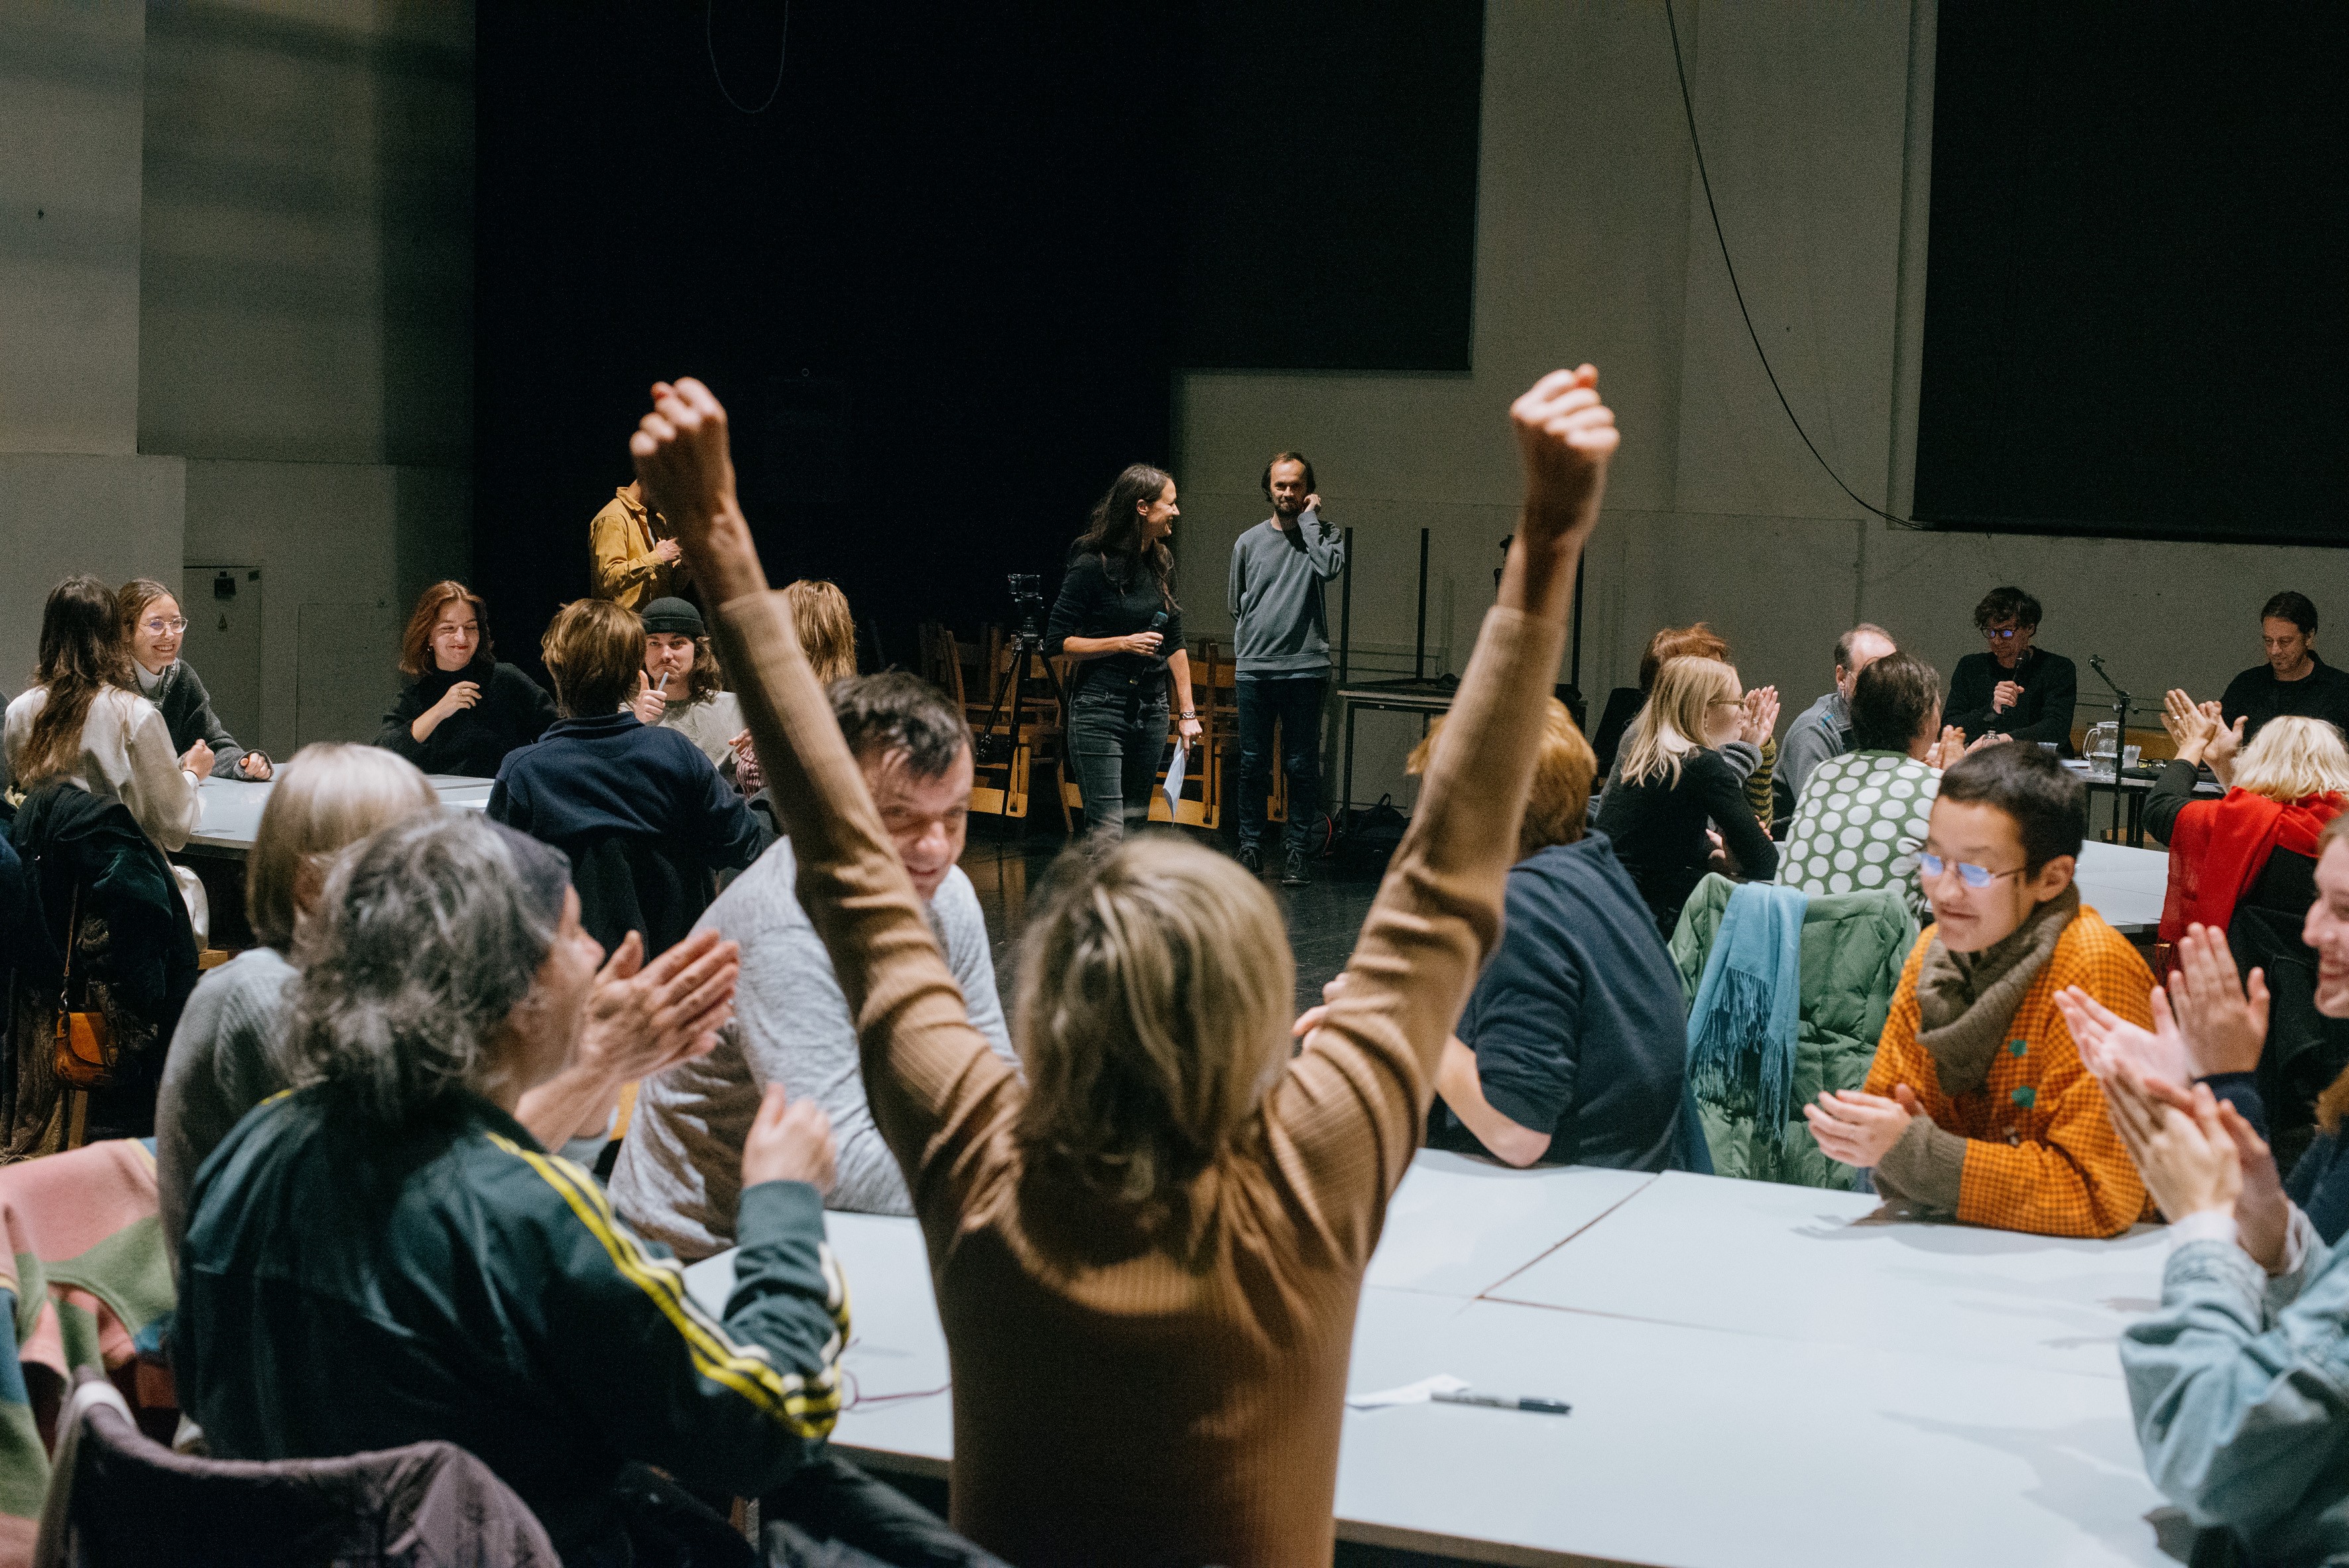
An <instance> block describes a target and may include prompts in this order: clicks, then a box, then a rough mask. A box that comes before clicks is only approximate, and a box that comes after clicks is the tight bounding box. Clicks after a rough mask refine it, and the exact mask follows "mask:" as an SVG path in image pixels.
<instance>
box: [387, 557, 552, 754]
mask: <svg viewBox="0 0 2349 1568" xmlns="http://www.w3.org/2000/svg"><path fill="white" fill-rule="evenodd" d="M490 649H491V644H490V628H489V617H488V614H487V613H486V610H485V608H484V606H483V605H482V603H481V595H479V594H477V593H474V592H473V591H472V590H471V589H470V588H467V587H466V586H465V585H464V584H463V583H454V582H444V583H434V584H433V585H432V586H431V587H429V588H427V589H426V590H425V591H424V596H423V597H422V598H420V599H419V600H417V602H416V614H413V615H410V616H409V618H408V631H407V633H406V634H405V635H403V636H402V637H401V639H400V645H399V668H400V673H401V674H403V675H406V676H410V677H411V679H410V681H409V685H408V686H405V687H404V688H402V689H401V691H400V694H399V696H398V700H396V701H395V702H393V704H392V705H391V711H390V712H388V713H387V714H385V715H384V716H383V733H382V734H380V735H378V736H377V737H376V738H375V743H376V744H377V745H378V746H380V747H382V748H385V749H386V750H388V751H397V752H398V753H399V754H400V755H401V756H402V757H405V758H408V759H409V761H410V762H413V763H415V764H416V766H418V767H419V768H421V769H424V771H425V772H427V773H446V774H455V775H459V776H460V777H464V778H470V779H494V778H496V777H497V776H498V765H499V764H500V763H502V762H503V761H504V760H505V759H506V753H507V752H509V751H512V749H513V748H515V747H517V746H527V745H529V744H530V743H531V742H532V741H533V740H536V739H537V738H539V737H540V736H541V735H543V734H544V733H546V727H547V726H548V725H550V724H553V723H554V721H555V718H556V717H558V716H557V714H556V713H555V708H554V698H553V697H550V696H547V695H546V692H545V690H544V689H543V687H541V686H539V685H538V683H537V682H535V681H533V680H532V679H531V678H530V677H529V676H526V675H524V674H523V673H522V671H520V670H518V669H516V668H515V667H514V666H513V665H502V664H499V663H497V662H496V661H494V660H493V659H492V658H491V656H490Z"/></svg>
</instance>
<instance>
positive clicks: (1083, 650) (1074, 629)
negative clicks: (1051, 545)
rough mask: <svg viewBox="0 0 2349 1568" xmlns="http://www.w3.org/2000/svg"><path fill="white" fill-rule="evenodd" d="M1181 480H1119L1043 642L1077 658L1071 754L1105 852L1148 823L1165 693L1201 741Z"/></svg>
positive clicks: (1142, 476) (1081, 544) (1072, 563)
mask: <svg viewBox="0 0 2349 1568" xmlns="http://www.w3.org/2000/svg"><path fill="white" fill-rule="evenodd" d="M1182 515H1183V514H1182V511H1181V509H1179V508H1178V507H1177V506H1176V505H1175V504H1174V480H1173V479H1172V478H1170V477H1169V476H1168V475H1166V474H1165V473H1164V472H1162V471H1161V470H1159V469H1154V468H1152V467H1151V466H1150V465H1149V464H1147V463H1136V464H1134V465H1133V467H1131V468H1129V469H1126V470H1125V471H1124V472H1123V473H1122V474H1120V475H1118V476H1117V482H1116V483H1114V484H1112V485H1111V486H1110V487H1109V493H1108V494H1107V495H1105V496H1103V497H1102V499H1101V504H1099V505H1098V506H1096V507H1094V508H1093V517H1092V527H1091V528H1089V529H1087V530H1086V531H1084V532H1083V533H1082V534H1081V535H1080V536H1079V537H1078V539H1077V542H1076V544H1075V546H1074V547H1073V548H1072V549H1071V552H1070V556H1069V572H1068V575H1067V576H1066V577H1064V578H1062V579H1061V597H1060V599H1059V601H1058V602H1057V603H1054V604H1053V606H1052V619H1051V623H1050V625H1049V626H1047V627H1046V629H1045V633H1044V652H1045V654H1046V655H1048V656H1049V655H1059V654H1066V655H1069V657H1070V658H1071V659H1072V660H1074V661H1076V670H1075V673H1074V675H1073V676H1071V680H1070V683H1069V686H1070V690H1069V741H1068V745H1069V757H1070V759H1071V763H1072V764H1073V765H1074V767H1075V769H1076V773H1077V787H1078V789H1080V790H1081V791H1082V792H1083V795H1084V798H1085V819H1086V826H1087V829H1088V831H1089V834H1090V836H1091V841H1092V848H1093V849H1094V851H1096V852H1101V851H1106V850H1107V849H1109V848H1110V847H1111V846H1112V845H1114V844H1115V843H1116V842H1117V841H1119V840H1120V839H1121V838H1123V837H1124V835H1125V833H1126V830H1127V829H1128V828H1129V827H1133V828H1140V827H1141V826H1142V825H1143V823H1145V822H1147V821H1148V820H1150V796H1151V792H1152V791H1153V790H1154V789H1156V788H1157V783H1158V758H1159V753H1160V752H1161V750H1162V749H1164V747H1165V744H1166V717H1167V700H1168V696H1169V695H1170V694H1169V692H1168V689H1167V688H1168V686H1169V685H1170V684H1171V685H1172V686H1173V688H1174V689H1173V692H1172V694H1171V695H1172V696H1173V699H1174V705H1175V707H1174V717H1175V726H1176V731H1175V732H1176V733H1177V734H1178V735H1180V736H1181V737H1182V739H1183V743H1184V744H1185V745H1186V746H1187V745H1189V744H1190V743H1191V742H1192V741H1194V740H1196V739H1197V738H1199V732H1200V727H1199V716H1198V713H1197V711H1196V710H1195V708H1194V707H1193V706H1192V702H1191V655H1189V654H1188V653H1187V652H1185V649H1184V646H1183V607H1182V606H1181V605H1180V604H1178V603H1175V602H1174V586H1173V579H1174V553H1173V552H1170V551H1169V550H1168V549H1167V548H1166V540H1167V536H1168V535H1170V534H1172V533H1173V532H1174V520H1175V519H1176V518H1178V517H1180V516H1182Z"/></svg>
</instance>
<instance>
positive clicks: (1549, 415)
mask: <svg viewBox="0 0 2349 1568" xmlns="http://www.w3.org/2000/svg"><path fill="white" fill-rule="evenodd" d="M1509 422H1510V424H1511V426H1512V427H1513V428H1515V429H1516V436H1517V453H1518V456H1519V457H1520V458H1521V459H1523V460H1524V463H1525V469H1526V511H1525V521H1524V523H1523V525H1522V526H1523V528H1524V531H1525V532H1526V534H1528V535H1529V536H1530V537H1529V538H1528V540H1527V542H1528V543H1534V544H1541V543H1548V542H1552V541H1554V540H1555V539H1557V537H1559V536H1560V535H1562V534H1566V533H1569V532H1574V531H1579V530H1587V529H1588V528H1589V527H1590V526H1591V525H1592V524H1593V523H1595V522H1597V521H1599V496H1600V494H1601V493H1602V492H1603V491H1604V490H1606V488H1607V464H1608V462H1609V460H1610V459H1612V458H1613V457H1614V456H1615V448H1616V445H1617V443H1618V441H1619V436H1618V434H1617V432H1616V429H1615V411H1614V410H1613V409H1611V408H1609V407H1607V405H1606V404H1604V403H1602V402H1600V401H1599V372H1598V370H1597V369H1595V368H1594V367H1592V366H1588V365H1584V366H1579V367H1578V368H1576V369H1573V370H1553V371H1551V372H1550V373H1549V374H1548V375H1547V376H1545V377H1542V378H1541V379H1540V380H1539V381H1537V382H1535V383H1534V385H1533V387H1532V388H1531V389H1530V390H1528V391H1527V392H1526V394H1525V396H1523V397H1519V398H1518V399H1517V400H1516V402H1515V403H1513V404H1511V405H1510V406H1509Z"/></svg>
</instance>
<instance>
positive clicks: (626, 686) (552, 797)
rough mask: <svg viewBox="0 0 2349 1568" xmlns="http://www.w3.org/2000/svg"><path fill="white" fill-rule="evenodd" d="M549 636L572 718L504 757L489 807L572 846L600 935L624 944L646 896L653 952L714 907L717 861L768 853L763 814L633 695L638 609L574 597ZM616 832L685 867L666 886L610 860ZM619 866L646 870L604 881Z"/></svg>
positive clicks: (640, 673) (546, 838) (592, 924)
mask: <svg viewBox="0 0 2349 1568" xmlns="http://www.w3.org/2000/svg"><path fill="white" fill-rule="evenodd" d="M540 646H541V648H542V649H543V652H544V655H545V659H546V668H547V673H548V674H549V675H552V676H554V691H555V697H556V700H557V703H558V706H559V707H560V708H561V710H562V715H563V717H560V718H559V719H557V720H556V721H555V722H554V724H553V725H551V726H549V727H548V728H547V731H546V734H545V737H544V738H542V739H540V740H537V741H533V743H531V744H530V745H527V746H523V747H518V748H515V750H514V751H513V752H512V754H510V755H509V756H508V757H507V758H506V759H505V761H504V762H503V763H502V765H501V766H500V767H499V769H498V781H497V786H496V788H495V789H492V790H491V791H490V818H491V820H492V821H499V822H503V823H505V824H506V825H507V826H509V827H513V828H519V829H521V830H523V832H525V833H528V834H529V835H530V836H531V837H532V838H533V839H537V840H539V841H542V842H543V843H549V844H553V845H554V847H555V848H557V849H559V850H562V851H565V852H566V853H567V854H569V855H570V856H571V858H572V860H573V862H574V867H575V874H576V876H577V877H578V879H579V881H580V882H581V888H580V892H581V896H582V897H583V898H587V899H588V900H589V907H588V915H587V921H588V929H589V931H590V932H591V933H592V934H594V935H595V939H596V940H597V941H599V942H602V941H604V940H605V938H606V937H608V938H609V939H610V941H609V945H612V946H615V947H616V946H618V945H619V944H620V941H621V939H622V938H623V937H624V936H625V935H626V934H627V931H628V930H629V929H630V926H629V924H626V923H616V922H617V921H618V918H619V915H620V913H621V912H623V911H624V910H625V909H626V908H627V907H628V906H629V905H630V904H635V905H637V906H639V907H638V913H639V914H640V916H641V919H642V922H643V925H642V926H641V927H639V929H642V930H643V934H644V938H645V946H646V951H647V952H648V953H651V954H654V955H656V956H657V955H658V954H662V953H665V952H667V950H668V949H669V947H670V946H671V945H672V944H675V943H676V942H677V941H678V938H680V937H682V936H683V935H684V934H685V933H686V932H687V930H688V929H689V928H690V927H691V926H692V924H693V923H694V921H695V920H697V919H698V918H699V917H700V915H701V912H702V911H703V910H705V909H707V908H709V898H710V892H711V890H710V888H709V886H708V882H709V872H721V871H730V870H735V869H739V868H740V867H742V866H747V865H749V864H750V862H751V861H754V860H756V859H757V858H758V854H759V825H758V823H757V821H756V820H753V819H752V817H751V815H750V808H749V807H747V806H745V805H744V804H743V803H742V798H741V797H740V796H739V795H737V794H735V793H734V790H733V789H732V788H731V787H730V786H729V785H728V784H727V782H726V780H724V779H721V778H719V776H718V769H715V768H712V767H711V766H710V765H709V758H707V757H704V756H703V755H702V754H701V752H700V751H699V749H698V748H696V747H695V746H694V744H693V742H692V741H690V740H688V739H687V738H685V737H684V736H683V735H681V734H679V733H678V731H676V730H673V729H661V728H657V727H653V726H650V725H647V724H645V723H642V722H641V721H639V720H638V719H637V717H636V715H635V714H634V713H632V712H630V711H628V709H627V708H626V707H625V706H623V705H624V703H625V701H626V697H627V696H628V694H629V693H630V692H632V691H634V690H635V689H636V686H638V684H640V683H641V682H642V680H643V678H644V664H645V634H644V628H643V625H642V624H641V623H639V622H638V621H637V619H636V612H635V611H633V610H626V609H622V608H621V607H620V606H619V605H617V604H616V603H612V602H611V601H610V600H608V599H579V600H575V601H574V602H573V603H568V604H565V605H564V607H563V608H562V609H561V610H560V611H558V612H557V613H556V614H555V617H554V624H551V625H549V626H548V627H547V628H546V637H545V640H544V641H543V643H542V644H541V645H540ZM615 841H619V842H622V843H625V844H628V845H630V846H632V847H636V846H641V847H643V848H645V849H646V850H647V851H648V852H650V853H652V854H653V855H655V856H656V857H657V858H658V859H659V860H660V861H663V863H664V864H665V865H668V866H670V867H671V868H672V870H673V872H674V874H673V875H668V876H665V877H664V879H663V881H664V883H665V884H666V885H664V886H663V887H662V888H660V889H655V888H653V887H650V886H647V885H646V883H645V882H644V881H643V880H642V879H641V877H640V876H639V875H638V873H637V872H636V869H635V867H634V866H633V864H632V865H631V866H630V867H628V868H626V870H625V871H617V870H607V869H606V868H605V866H604V865H603V863H602V862H603V856H604V853H605V850H606V848H607V847H608V846H609V845H611V844H612V843H613V842H615ZM583 859H585V860H590V861H593V864H590V865H582V864H580V863H579V862H581V861H583ZM620 874H627V875H630V876H632V877H635V878H636V881H635V883H634V885H633V886H632V888H631V890H630V892H629V896H627V897H626V898H621V897H618V896H616V889H614V888H611V887H609V886H605V885H602V884H603V883H605V882H606V881H607V880H608V879H609V878H610V877H612V876H615V875H620Z"/></svg>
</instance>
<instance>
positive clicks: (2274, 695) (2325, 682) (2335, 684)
mask: <svg viewBox="0 0 2349 1568" xmlns="http://www.w3.org/2000/svg"><path fill="white" fill-rule="evenodd" d="M2308 659H2309V663H2310V664H2311V665H2313V666H2314V667H2313V668H2312V669H2311V670H2310V671H2309V672H2308V674H2306V675H2305V676H2302V677H2301V678H2300V679H2298V680H2296V681H2280V680H2278V679H2276V677H2275V671H2273V670H2271V669H2270V668H2269V667H2268V666H2267V665H2252V666H2251V668H2250V669H2247V670H2245V671H2244V672H2243V673H2242V674H2241V675H2239V676H2236V677H2235V678H2234V679H2233V680H2230V681H2229V682H2228V683H2227V691H2226V695H2225V696H2221V697H2220V699H2219V711H2220V712H2221V713H2223V714H2224V715H2226V718H2227V722H2228V723H2229V724H2230V725H2231V724H2233V723H2234V722H2235V720H2237V719H2239V718H2248V719H2250V720H2251V723H2249V724H2247V725H2245V726H2244V727H2243V739H2244V741H2245V743H2246V744H2248V743H2249V742H2251V740H2253V739H2254V738H2257V737H2258V735H2259V733H2260V730H2261V728H2262V727H2264V726H2265V725H2266V724H2267V722H2268V720H2270V719H2271V718H2288V717H2299V718H2321V719H2323V720H2324V721H2325V722H2326V723H2327V724H2330V725H2332V726H2333V727H2334V728H2335V729H2338V730H2340V731H2341V732H2342V733H2343V734H2344V735H2349V670H2340V669H2335V668H2334V667H2333V666H2332V665H2328V664H2326V663H2325V662H2324V661H2323V659H2320V658H2318V657H2317V656H2316V655H2314V654H2313V653H2312V654H2310V655H2308ZM173 733H174V734H177V733H178V732H177V731H176V730H175V731H173Z"/></svg>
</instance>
